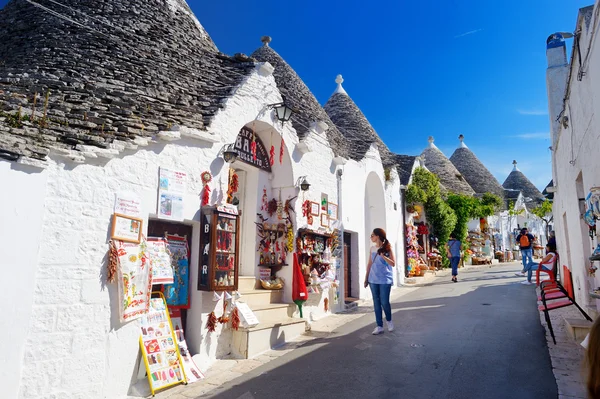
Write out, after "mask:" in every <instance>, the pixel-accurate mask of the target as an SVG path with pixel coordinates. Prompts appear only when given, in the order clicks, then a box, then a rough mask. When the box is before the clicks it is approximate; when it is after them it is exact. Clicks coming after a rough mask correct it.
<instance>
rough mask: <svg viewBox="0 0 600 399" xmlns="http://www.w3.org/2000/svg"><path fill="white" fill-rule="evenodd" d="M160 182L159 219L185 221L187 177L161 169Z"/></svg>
mask: <svg viewBox="0 0 600 399" xmlns="http://www.w3.org/2000/svg"><path fill="white" fill-rule="evenodd" d="M158 180H159V183H158V209H157V211H156V213H157V215H158V218H159V219H167V220H177V221H180V222H181V221H183V196H184V195H185V192H186V187H187V183H186V180H187V175H186V174H185V172H180V171H176V170H171V169H166V168H160V169H159V179H158Z"/></svg>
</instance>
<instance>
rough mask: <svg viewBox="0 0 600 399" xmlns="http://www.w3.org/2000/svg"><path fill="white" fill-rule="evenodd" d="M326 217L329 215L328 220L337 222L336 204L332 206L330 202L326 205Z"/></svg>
mask: <svg viewBox="0 0 600 399" xmlns="http://www.w3.org/2000/svg"><path fill="white" fill-rule="evenodd" d="M327 215H329V219H331V220H337V218H338V206H337V204H334V203H332V202H330V203H329V204H327Z"/></svg>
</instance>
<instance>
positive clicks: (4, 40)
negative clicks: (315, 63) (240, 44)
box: [0, 0, 255, 160]
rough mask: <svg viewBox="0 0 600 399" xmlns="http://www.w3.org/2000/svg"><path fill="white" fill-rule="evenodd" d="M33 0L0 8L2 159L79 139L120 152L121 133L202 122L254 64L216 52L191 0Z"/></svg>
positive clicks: (69, 146)
mask: <svg viewBox="0 0 600 399" xmlns="http://www.w3.org/2000/svg"><path fill="white" fill-rule="evenodd" d="M36 4H38V3H37V2H36ZM36 4H33V3H29V2H28V1H26V0H12V1H11V2H10V3H9V4H8V5H6V6H5V8H4V9H2V10H1V11H0V60H2V62H1V63H0V83H2V86H0V104H1V105H0V109H1V110H2V111H3V112H4V114H3V115H4V120H3V121H2V117H1V116H0V156H2V157H4V158H8V159H12V160H15V159H17V158H19V157H28V158H38V159H44V158H45V156H46V154H48V152H49V150H50V149H56V150H57V152H61V151H62V152H69V153H72V152H73V150H78V149H79V148H81V147H77V146H78V145H91V146H94V147H101V148H110V149H111V153H114V150H115V148H118V149H120V148H121V147H122V145H118V146H115V145H113V144H114V143H113V141H114V140H115V139H118V140H121V142H123V141H125V142H131V141H132V140H134V139H135V138H138V137H142V138H143V137H146V136H151V135H153V134H155V133H156V132H157V131H159V130H168V129H170V128H171V127H172V126H174V125H180V126H185V127H189V128H194V129H204V128H206V126H207V125H208V124H209V123H210V121H211V119H212V117H213V116H214V114H215V113H216V112H217V111H218V110H219V108H220V107H222V106H223V104H222V103H223V99H224V98H227V97H229V96H230V94H231V93H232V91H233V88H235V87H236V86H237V85H239V84H240V83H241V82H242V81H243V80H244V79H245V77H246V75H247V74H248V73H249V72H248V71H249V70H251V69H252V68H254V67H255V63H254V62H251V60H249V59H248V58H247V57H246V58H244V57H238V58H236V59H234V58H230V57H227V56H225V55H223V54H220V53H218V51H217V48H216V46H215V44H214V43H213V41H212V40H211V38H210V37H209V36H208V34H207V33H206V31H205V30H204V28H202V26H201V25H200V23H199V22H198V20H197V19H196V18H195V17H194V15H193V14H192V11H191V10H190V8H189V7H188V5H187V3H186V2H185V1H184V0H94V1H81V0H61V2H60V3H58V2H48V1H45V2H43V5H42V6H43V7H44V8H42V7H38V6H36ZM36 92H37V93H38V96H37V98H36V108H35V110H36V113H35V115H34V114H33V108H34V106H33V103H34V96H35V94H34V93H36ZM46 94H48V100H47V104H46V99H45V96H46ZM44 108H47V111H46V114H47V118H43V113H44V111H43V110H44ZM10 113H13V114H15V116H13V117H8V118H7V114H10ZM18 115H20V118H19V117H18ZM32 116H34V119H36V121H37V122H36V123H30V122H28V121H27V120H26V119H27V118H31V117H32ZM117 152H118V150H117Z"/></svg>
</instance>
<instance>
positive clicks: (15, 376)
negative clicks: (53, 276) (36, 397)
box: [0, 160, 59, 398]
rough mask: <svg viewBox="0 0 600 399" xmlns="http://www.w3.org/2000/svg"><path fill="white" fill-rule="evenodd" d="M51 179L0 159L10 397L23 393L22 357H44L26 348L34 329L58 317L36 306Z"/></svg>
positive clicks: (0, 374)
mask: <svg viewBox="0 0 600 399" xmlns="http://www.w3.org/2000/svg"><path fill="white" fill-rule="evenodd" d="M47 177H48V173H46V172H43V171H40V170H37V169H34V168H31V167H28V166H24V165H18V164H15V163H10V162H7V161H2V160H0V181H1V182H2V195H0V209H2V216H0V268H1V269H2V270H4V271H5V272H6V278H5V284H3V288H2V291H3V294H2V298H3V300H2V301H1V302H0V314H1V315H2V319H3V323H2V324H3V325H4V326H5V328H2V329H0V353H2V360H0V381H2V396H3V397H6V398H16V397H17V396H18V392H19V381H20V377H21V371H22V370H21V364H22V362H23V356H24V355H26V356H27V357H30V356H34V355H39V354H34V353H31V352H30V351H29V349H27V350H26V347H28V345H27V336H28V334H29V332H30V331H31V332H36V333H43V332H45V331H49V330H51V329H52V328H53V327H54V324H55V321H56V312H54V311H53V310H52V309H36V310H34V309H33V308H32V305H33V293H34V291H36V290H37V289H38V288H37V287H36V285H35V279H34V278H33V276H34V275H35V273H36V271H37V267H38V264H37V255H38V250H39V243H40V235H41V233H42V217H43V210H44V208H43V203H44V194H45V191H46V179H47ZM52 210H53V211H54V212H56V211H58V210H59V209H57V208H56V207H54V208H52ZM48 360H50V356H48ZM38 378H48V374H47V373H46V374H42V375H38Z"/></svg>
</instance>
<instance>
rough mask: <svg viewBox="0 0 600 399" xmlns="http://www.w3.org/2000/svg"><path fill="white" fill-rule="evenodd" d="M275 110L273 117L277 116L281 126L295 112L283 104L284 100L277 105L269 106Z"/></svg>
mask: <svg viewBox="0 0 600 399" xmlns="http://www.w3.org/2000/svg"><path fill="white" fill-rule="evenodd" d="M270 106H271V107H272V108H273V109H274V110H275V115H276V116H277V120H279V121H280V122H281V126H283V124H284V123H285V122H287V121H289V120H290V118H291V117H292V114H293V113H294V112H295V111H294V110H293V109H292V108H291V107H290V106H288V105H287V103H286V102H285V98H284V99H283V102H281V103H278V104H271V105H270Z"/></svg>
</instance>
